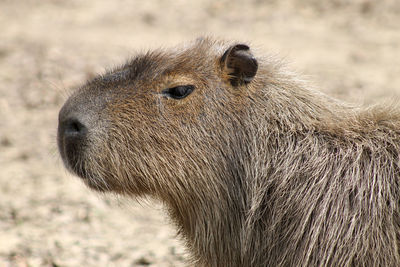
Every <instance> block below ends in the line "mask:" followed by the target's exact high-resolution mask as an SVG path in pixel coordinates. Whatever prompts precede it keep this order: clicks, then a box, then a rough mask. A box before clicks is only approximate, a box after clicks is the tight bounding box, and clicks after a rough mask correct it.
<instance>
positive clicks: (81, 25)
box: [0, 0, 400, 267]
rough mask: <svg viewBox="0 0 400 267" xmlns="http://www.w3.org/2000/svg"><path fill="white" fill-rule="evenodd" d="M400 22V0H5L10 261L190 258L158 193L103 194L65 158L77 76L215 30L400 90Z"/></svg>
mask: <svg viewBox="0 0 400 267" xmlns="http://www.w3.org/2000/svg"><path fill="white" fill-rule="evenodd" d="M348 2H351V4H349V3H348ZM399 25H400V2H399V1H397V0H392V1H391V0H381V1H377V0H376V1H373V0H354V1H350V0H349V1H346V0H332V1H319V0H305V1H301V0H297V1H296V0H280V1H278V0H276V1H272V0H271V1H266V0H265V1H262V0H252V1H247V2H246V1H235V0H202V1H182V0H175V1H173V2H172V1H171V2H169V1H163V0H151V1H128V0H120V1H105V0H104V1H94V0H85V1H80V0H72V1H66V0H40V1H39V0H36V1H35V0H19V1H12V0H2V1H0V266H54V267H55V266H183V262H184V257H185V256H184V249H183V248H182V245H181V244H180V243H179V241H177V240H176V238H175V233H174V230H173V228H172V227H171V226H170V225H168V220H167V219H166V217H165V216H164V214H163V211H162V208H161V207H160V206H159V205H157V204H155V203H151V202H144V203H142V204H141V205H139V204H137V203H136V202H134V201H127V200H118V199H115V198H113V197H107V198H103V197H100V196H98V195H96V194H94V193H92V192H90V191H89V190H88V189H86V188H85V187H84V186H83V184H82V183H81V182H80V181H79V180H78V179H76V178H74V177H72V176H71V175H69V174H68V173H66V171H65V170H64V169H63V166H62V164H61V161H60V159H59V156H58V153H57V149H56V142H55V137H56V127H57V113H58V110H59V108H60V107H61V105H62V103H63V102H64V100H65V97H66V96H67V95H68V90H69V88H74V87H76V86H78V85H79V84H81V83H82V82H83V81H85V80H86V79H87V78H89V77H91V76H93V75H95V74H96V73H101V72H103V71H104V69H105V68H107V67H111V66H113V65H116V64H120V63H122V62H123V61H124V59H126V58H127V57H129V56H130V55H132V54H133V53H134V52H135V51H138V50H145V49H149V48H152V47H156V46H160V45H161V46H169V45H173V44H177V43H179V42H182V41H187V40H191V39H193V38H196V37H198V36H200V35H205V34H207V35H214V36H221V37H224V38H227V39H236V40H239V41H242V42H246V41H249V42H250V43H251V44H252V45H253V46H256V47H257V48H258V49H261V50H264V51H265V52H266V53H274V54H279V55H281V56H282V57H284V58H286V59H287V60H288V61H289V62H292V63H291V67H292V69H295V70H297V71H298V72H300V73H302V75H304V76H305V77H306V78H307V79H308V80H310V81H312V84H313V85H314V86H315V87H318V88H321V90H322V91H324V92H326V93H329V94H330V95H334V96H336V97H339V98H341V99H346V100H348V101H352V102H357V103H373V102H376V101H378V100H384V99H400V26H399Z"/></svg>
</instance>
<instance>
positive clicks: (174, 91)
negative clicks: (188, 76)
mask: <svg viewBox="0 0 400 267" xmlns="http://www.w3.org/2000/svg"><path fill="white" fill-rule="evenodd" d="M193 90H194V86H193V85H180V86H176V87H172V88H168V89H165V90H163V91H162V93H163V95H165V96H167V97H171V98H174V99H182V98H185V97H187V96H188V95H190V93H191V92H193Z"/></svg>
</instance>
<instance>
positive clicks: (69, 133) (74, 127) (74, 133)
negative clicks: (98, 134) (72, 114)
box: [62, 118, 87, 138]
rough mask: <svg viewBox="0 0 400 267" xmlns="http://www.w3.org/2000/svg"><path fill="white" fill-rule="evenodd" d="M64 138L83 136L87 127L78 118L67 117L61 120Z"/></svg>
mask: <svg viewBox="0 0 400 267" xmlns="http://www.w3.org/2000/svg"><path fill="white" fill-rule="evenodd" d="M62 127H63V128H64V133H63V134H64V137H65V138H70V137H71V138H83V137H84V136H85V135H86V133H87V128H86V126H85V125H83V124H82V123H81V122H80V121H79V120H78V119H75V118H72V119H67V120H66V121H65V122H63V125H62Z"/></svg>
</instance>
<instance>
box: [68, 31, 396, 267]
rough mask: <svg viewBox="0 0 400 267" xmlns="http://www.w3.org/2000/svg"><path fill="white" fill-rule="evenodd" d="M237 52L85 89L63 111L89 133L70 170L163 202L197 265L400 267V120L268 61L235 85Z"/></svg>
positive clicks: (148, 60)
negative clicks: (228, 63) (232, 64)
mask: <svg viewBox="0 0 400 267" xmlns="http://www.w3.org/2000/svg"><path fill="white" fill-rule="evenodd" d="M230 45H231V44H229V43H225V42H220V41H214V40H210V39H201V40H197V41H196V42H194V43H192V44H190V45H187V46H185V47H179V48H176V49H171V50H166V51H164V50H160V51H154V52H149V53H147V54H144V55H139V56H137V57H136V58H134V59H133V60H131V61H129V62H128V63H127V64H126V65H124V66H123V67H121V68H118V69H116V70H114V71H110V72H108V73H107V74H105V75H103V76H102V77H98V78H96V79H94V80H93V81H90V82H88V83H87V84H86V85H85V86H83V87H82V88H81V89H80V90H78V91H77V92H76V93H75V94H74V95H73V96H72V97H71V98H70V99H69V100H68V102H67V103H66V104H65V106H64V108H63V110H62V111H61V113H60V121H61V120H62V116H66V115H65V114H67V113H68V114H71V113H73V114H75V116H78V117H79V116H80V118H81V120H82V121H84V122H85V123H86V124H87V125H90V128H89V134H88V141H87V143H85V145H84V146H82V147H81V148H80V150H79V151H78V152H77V154H79V155H78V156H77V158H78V160H77V161H76V163H75V164H73V166H71V164H68V161H67V160H66V159H65V155H64V156H63V158H64V160H65V161H66V162H67V163H66V165H67V166H68V167H69V168H70V169H72V170H73V171H74V172H75V173H77V174H79V175H80V176H82V177H83V178H84V181H85V182H86V183H87V184H88V185H89V186H90V187H91V188H94V189H97V190H100V191H113V192H117V193H120V194H124V195H129V196H142V195H149V196H151V197H154V198H156V199H158V200H160V201H162V202H163V203H165V205H166V207H167V208H168V210H169V214H170V216H171V218H172V219H173V221H174V223H175V224H176V226H177V227H178V231H179V233H180V235H181V236H182V237H183V238H184V240H185V241H186V244H187V247H188V249H189V251H190V253H191V255H192V258H193V261H194V262H195V263H196V264H197V265H199V266H400V254H399V245H400V244H399V238H400V216H399V211H400V207H399V200H400V192H399V190H400V187H399V186H400V185H399V172H400V168H399V167H400V165H399V164H400V161H399V151H400V111H399V110H398V109H397V108H392V107H390V108H388V107H381V106H376V107H370V108H356V107H353V106H350V105H346V104H344V103H341V102H339V101H336V100H333V99H330V98H329V97H326V96H325V95H323V94H321V93H318V92H316V91H313V90H311V89H309V88H307V86H306V85H304V84H303V83H302V82H300V81H298V80H297V79H296V76H295V75H292V74H290V73H289V72H288V71H286V70H285V68H284V67H283V66H282V65H281V64H280V63H279V61H276V60H273V59H271V58H268V57H267V58H262V57H260V56H259V55H256V56H255V58H256V59H257V61H258V65H259V68H258V71H257V74H256V76H255V77H254V79H253V80H252V81H251V82H249V83H241V84H239V85H237V86H233V85H232V84H231V83H230V82H229V79H230V78H231V77H230V76H231V74H230V73H228V72H226V68H224V67H221V57H222V55H223V54H224V52H225V51H226V50H227V49H228V48H229V47H230ZM187 84H191V85H194V86H195V87H196V89H195V90H194V92H193V93H192V94H190V95H189V96H188V97H186V98H184V99H181V100H175V99H169V98H167V97H165V96H163V95H161V94H160V92H161V91H162V90H164V89H165V88H171V87H174V86H178V85H187ZM72 110H73V111H72Z"/></svg>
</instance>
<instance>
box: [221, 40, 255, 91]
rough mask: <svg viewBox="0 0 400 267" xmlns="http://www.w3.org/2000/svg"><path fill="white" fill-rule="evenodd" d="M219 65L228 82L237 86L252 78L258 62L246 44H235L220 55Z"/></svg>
mask: <svg viewBox="0 0 400 267" xmlns="http://www.w3.org/2000/svg"><path fill="white" fill-rule="evenodd" d="M221 67H222V69H223V71H224V73H225V74H226V76H227V79H228V80H229V82H230V83H231V84H232V85H233V86H238V85H241V84H246V83H249V82H251V80H253V78H254V76H255V75H256V73H257V69H258V63H257V60H256V59H255V58H254V56H253V54H252V53H251V52H250V48H249V47H248V46H247V45H245V44H237V45H234V46H231V47H230V48H228V49H227V50H226V51H225V53H224V55H223V56H222V57H221Z"/></svg>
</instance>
